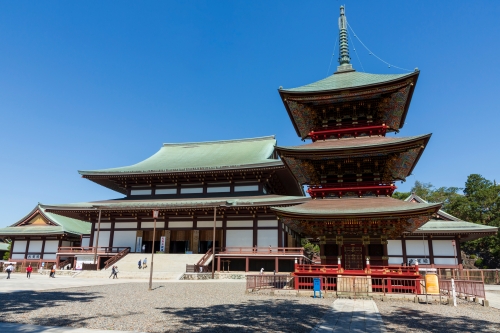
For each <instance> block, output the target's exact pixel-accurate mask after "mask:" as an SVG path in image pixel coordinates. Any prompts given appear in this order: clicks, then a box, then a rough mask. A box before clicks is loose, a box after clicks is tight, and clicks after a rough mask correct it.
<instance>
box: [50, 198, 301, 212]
mask: <svg viewBox="0 0 500 333" xmlns="http://www.w3.org/2000/svg"><path fill="white" fill-rule="evenodd" d="M308 200H310V198H308V197H301V196H283V195H262V196H249V197H217V198H192V199H186V198H184V199H155V200H154V199H153V200H104V201H95V202H80V203H74V204H62V205H41V207H43V209H45V210H47V211H48V212H58V211H88V210H94V211H95V210H98V209H102V210H106V211H113V210H117V211H118V210H130V209H146V208H149V209H160V210H162V209H164V210H168V209H183V208H186V209H190V208H201V207H219V206H227V207H245V206H252V207H253V206H272V205H293V204H299V203H303V202H305V201H308Z"/></svg>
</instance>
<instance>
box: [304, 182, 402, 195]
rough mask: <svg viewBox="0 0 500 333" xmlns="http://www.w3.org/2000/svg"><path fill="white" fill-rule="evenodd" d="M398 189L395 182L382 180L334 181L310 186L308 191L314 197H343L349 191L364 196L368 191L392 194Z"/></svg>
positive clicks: (378, 193) (377, 193)
mask: <svg viewBox="0 0 500 333" xmlns="http://www.w3.org/2000/svg"><path fill="white" fill-rule="evenodd" d="M396 189H397V187H396V186H395V185H394V184H383V183H380V182H371V181H365V182H358V183H354V182H353V183H334V184H323V185H321V186H310V187H309V189H308V190H307V193H309V195H310V196H311V197H312V198H316V197H322V198H324V197H326V196H328V195H330V194H333V195H335V196H338V197H342V196H343V195H345V194H346V193H348V192H354V193H356V195H358V196H362V195H364V194H366V193H368V192H370V193H373V194H375V195H377V196H378V195H388V196H391V195H392V193H394V191H395V190H396Z"/></svg>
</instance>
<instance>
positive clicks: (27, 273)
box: [26, 264, 33, 279]
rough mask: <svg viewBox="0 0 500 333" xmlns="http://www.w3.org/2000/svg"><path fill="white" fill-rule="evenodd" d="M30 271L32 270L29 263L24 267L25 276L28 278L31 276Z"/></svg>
mask: <svg viewBox="0 0 500 333" xmlns="http://www.w3.org/2000/svg"><path fill="white" fill-rule="evenodd" d="M31 272H33V267H31V264H29V265H28V267H26V277H27V278H28V279H30V278H31Z"/></svg>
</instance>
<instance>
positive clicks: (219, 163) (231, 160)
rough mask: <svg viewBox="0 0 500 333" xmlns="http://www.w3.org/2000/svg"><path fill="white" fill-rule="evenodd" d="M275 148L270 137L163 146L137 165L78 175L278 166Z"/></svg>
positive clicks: (273, 140) (85, 172)
mask: <svg viewBox="0 0 500 333" xmlns="http://www.w3.org/2000/svg"><path fill="white" fill-rule="evenodd" d="M275 145H276V139H275V138H274V136H266V137H260V138H252V139H241V140H227V141H211V142H192V143H165V144H164V145H163V147H162V148H161V149H160V150H159V151H158V152H157V153H156V154H154V155H153V156H151V157H149V158H147V159H145V160H144V161H142V162H139V163H137V164H134V165H130V166H125V167H120V168H111V169H100V170H87V171H79V172H80V174H82V175H100V174H101V175H106V174H122V173H152V172H186V171H203V170H214V169H226V168H227V169H235V168H242V167H251V166H257V165H262V164H266V165H269V164H271V165H273V164H275V165H282V162H281V161H280V160H278V159H273V158H272V155H273V153H274V146H275Z"/></svg>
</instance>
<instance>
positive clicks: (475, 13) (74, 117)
mask: <svg viewBox="0 0 500 333" xmlns="http://www.w3.org/2000/svg"><path fill="white" fill-rule="evenodd" d="M341 4H345V5H346V15H347V18H348V21H349V24H350V25H351V26H352V28H353V29H354V30H355V31H356V33H357V35H358V37H360V38H361V40H362V41H363V42H364V43H365V44H366V45H367V46H368V47H369V48H370V49H371V50H372V51H373V52H374V53H376V54H377V55H378V56H380V57H381V58H383V59H384V60H386V61H388V62H389V63H392V64H393V65H396V66H399V67H402V68H408V69H411V70H413V69H414V68H415V67H418V68H419V69H420V70H421V74H420V78H419V81H418V84H417V87H416V90H415V94H414V95H413V101H412V104H411V107H410V110H409V113H408V117H407V121H406V124H405V126H404V128H403V130H402V131H401V133H400V134H398V135H399V136H409V135H417V134H424V133H433V136H432V138H431V141H430V143H429V145H428V147H427V148H426V151H425V152H424V155H423V156H422V158H421V159H420V162H419V164H418V165H417V167H416V168H415V170H414V175H412V176H410V177H409V178H408V180H407V182H406V183H403V184H399V183H398V184H397V185H398V187H399V189H400V190H402V191H405V190H409V188H410V187H411V185H412V184H413V183H414V181H415V180H420V181H424V182H431V183H432V184H434V185H436V186H462V185H463V183H464V182H465V180H466V177H467V175H469V174H471V173H479V174H482V175H483V176H485V177H486V178H489V179H496V180H497V181H498V180H499V178H500V175H499V170H500V158H499V154H498V148H497V145H498V144H497V141H498V139H497V136H496V134H497V133H498V130H499V126H500V125H499V120H500V116H499V112H498V103H497V100H496V98H498V95H499V93H500V89H499V83H498V78H500V66H498V60H497V59H498V53H499V52H498V49H499V45H500V43H499V37H498V32H499V31H500V20H498V17H500V2H497V1H474V2H466V1H455V2H445V1H440V2H436V1H432V2H431V1H384V2H381V1H342V2H340V1H332V0H330V1H319V0H317V1H291V0H283V1H201V0H200V1H191V2H186V1H149V2H145V1H142V2H138V1H106V2H102V1H71V2H70V1H68V2H56V1H44V2H39V1H23V2H14V1H3V2H0V45H1V52H0V116H1V118H0V119H1V122H0V126H1V130H0V144H1V147H2V149H3V150H2V154H1V159H0V172H1V175H2V182H1V191H0V205H1V206H0V226H6V225H9V224H12V223H14V222H16V221H17V220H18V219H20V218H22V217H23V216H24V215H25V214H27V213H28V212H29V211H30V210H31V209H32V208H34V207H35V206H36V204H37V203H38V202H41V203H47V204H57V203H69V202H78V201H89V200H99V199H107V198H115V197H120V194H118V193H115V192H112V191H110V190H107V189H105V188H101V187H100V186H98V185H96V184H94V183H92V182H90V181H88V180H85V179H82V178H80V176H79V174H78V173H77V170H79V169H83V170H84V169H97V168H107V167H118V166H124V165H129V164H134V163H136V162H138V161H141V160H143V159H145V158H147V157H149V156H150V155H152V154H153V153H155V152H156V151H157V150H158V149H159V148H160V147H161V144H162V143H164V142H190V141H207V140H222V139H235V138H247V137H257V136H264V135H271V134H275V135H276V136H277V139H278V143H279V144H280V145H297V144H301V141H300V140H299V138H298V137H297V136H296V134H295V131H294V129H293V126H292V124H291V122H290V120H289V118H288V116H287V113H286V111H285V109H284V107H283V104H282V102H281V100H280V98H279V95H278V92H277V89H278V87H279V86H283V87H285V88H290V87H295V86H300V85H304V84H307V83H311V82H314V81H317V80H319V79H322V78H324V77H326V76H327V74H328V75H330V74H331V73H332V72H333V71H334V70H335V68H336V66H337V63H336V60H335V59H336V56H335V57H334V58H335V59H334V61H333V62H332V63H331V66H330V62H331V59H332V51H333V50H334V45H335V43H336V38H337V35H338V28H337V18H338V15H339V6H340V5H341ZM350 37H351V39H350V40H351V58H352V63H353V66H354V68H355V69H357V70H358V71H362V69H364V71H366V72H371V73H402V72H404V71H401V70H398V69H396V68H394V67H391V68H389V67H388V66H387V65H385V64H383V63H381V62H379V61H377V60H376V59H375V58H374V57H373V56H370V55H369V54H368V52H367V51H366V50H364V49H363V48H362V47H361V45H360V44H359V42H358V41H357V40H354V47H356V51H357V53H358V56H359V59H360V60H361V64H360V62H359V61H358V58H357V56H356V53H355V52H354V50H353V43H352V40H353V36H352V34H351V36H350ZM336 50H338V47H337V48H336ZM328 68H330V69H329V71H328ZM391 135H393V134H391Z"/></svg>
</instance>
